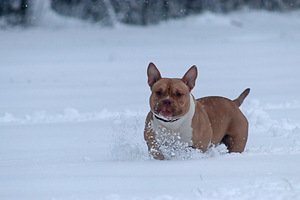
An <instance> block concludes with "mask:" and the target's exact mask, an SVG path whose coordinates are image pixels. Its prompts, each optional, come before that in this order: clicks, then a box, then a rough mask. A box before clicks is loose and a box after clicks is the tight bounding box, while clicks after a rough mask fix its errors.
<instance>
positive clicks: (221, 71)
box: [0, 12, 300, 200]
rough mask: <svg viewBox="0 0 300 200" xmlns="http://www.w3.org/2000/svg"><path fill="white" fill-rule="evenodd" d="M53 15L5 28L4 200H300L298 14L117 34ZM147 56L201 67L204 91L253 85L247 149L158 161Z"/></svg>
mask: <svg viewBox="0 0 300 200" xmlns="http://www.w3.org/2000/svg"><path fill="white" fill-rule="evenodd" d="M52 14H53V13H52ZM52 14H51V15H49V16H50V17H49V16H46V15H44V16H43V17H44V20H43V24H40V27H37V28H35V29H30V30H4V31H3V30H2V31H0V41H1V43H0V47H1V48H0V52H1V59H0V74H1V76H0V89H1V91H2V93H0V99H1V104H0V198H1V199H39V200H40V199H55V200H56V199H64V200H66V199H89V200H91V199H103V200H123V199H124V200H128V199H132V200H133V199H134V200H139V199H141V200H148V199H155V200H177V199H187V200H189V199H224V200H225V199H241V200H245V199H258V200H260V199H261V200H265V199H272V200H273V199H275V200H277V199H278V200H283V199H287V200H289V199H293V200H294V199H295V200H297V199H300V176H299V175H300V119H299V111H300V102H299V99H300V96H299V93H298V92H297V87H298V85H299V84H300V79H299V74H300V71H299V69H300V68H299V67H298V65H299V63H300V60H299V56H298V54H299V53H298V52H299V51H300V49H299V46H300V45H299V44H300V37H299V36H300V33H299V32H300V20H299V19H300V18H299V12H292V13H283V14H276V13H267V12H239V13H233V14H230V15H226V16H219V15H215V14H211V13H205V14H203V15H200V16H194V17H190V18H187V19H184V20H178V21H171V22H166V23H162V24H160V25H157V26H152V27H124V26H120V25H117V27H115V28H114V29H102V28H99V27H96V28H95V27H91V26H89V25H82V24H81V23H77V24H76V22H74V21H69V20H68V19H63V20H61V19H59V18H57V16H54V17H53V15H52ZM51 16H52V17H51ZM47 17H48V18H47ZM47 20H50V21H49V23H46V22H47ZM50 22H51V23H50ZM74 23H75V25H76V26H75V25H74ZM78 27H79V28H78ZM150 61H153V62H154V63H156V65H157V66H158V68H159V69H160V70H161V72H162V74H163V76H168V77H180V76H182V75H183V74H184V72H185V71H186V70H188V68H189V67H190V66H192V65H193V64H196V65H197V66H198V70H199V77H198V80H197V85H196V88H195V89H194V90H193V94H194V95H195V96H196V97H201V96H207V95H220V96H225V97H228V98H231V99H233V98H236V97H237V96H238V95H239V94H240V93H241V92H242V91H243V90H244V89H245V88H247V87H250V88H251V93H250V95H249V96H248V97H247V99H246V100H245V102H244V104H243V105H242V107H241V109H242V111H243V113H244V114H245V115H246V117H247V118H248V120H249V124H250V127H249V140H248V143H247V146H246V150H245V152H244V153H242V154H226V149H225V147H224V146H222V145H221V146H217V147H214V148H211V149H209V150H208V151H207V152H205V153H200V152H198V151H196V150H191V151H183V152H176V154H175V156H173V157H172V160H167V161H156V160H152V159H150V158H149V156H148V153H147V147H146V145H145V142H144V140H143V128H144V120H145V117H146V114H147V112H148V109H149V105H148V97H149V88H148V86H147V81H146V67H147V65H148V63H149V62H150Z"/></svg>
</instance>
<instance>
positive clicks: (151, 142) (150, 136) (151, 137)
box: [144, 123, 165, 160]
mask: <svg viewBox="0 0 300 200" xmlns="http://www.w3.org/2000/svg"><path fill="white" fill-rule="evenodd" d="M144 138H145V140H146V142H147V146H148V151H149V154H150V155H151V156H152V157H153V158H154V159H157V160H164V159H165V157H164V155H163V154H162V152H161V151H160V149H159V144H158V142H157V140H156V138H155V133H154V131H153V130H152V128H151V127H150V126H149V124H147V123H146V126H145V130H144Z"/></svg>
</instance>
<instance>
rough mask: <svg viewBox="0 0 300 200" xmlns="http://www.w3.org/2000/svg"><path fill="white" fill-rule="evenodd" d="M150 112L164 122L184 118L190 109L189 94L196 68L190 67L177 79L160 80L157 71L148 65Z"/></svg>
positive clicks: (192, 86) (194, 79)
mask: <svg viewBox="0 0 300 200" xmlns="http://www.w3.org/2000/svg"><path fill="white" fill-rule="evenodd" d="M147 75H148V84H149V86H150V88H151V91H152V94H151V96H150V107H151V111H152V112H153V113H154V114H155V115H156V116H158V117H160V118H162V119H164V120H168V121H169V120H175V119H179V118H180V117H182V116H184V115H185V114H186V113H187V112H188V111H189V108H190V98H191V95H190V92H191V90H192V89H193V88H194V86H195V82H196V78H197V67H196V66H192V67H191V68H190V69H189V70H188V71H187V72H186V73H185V75H184V76H183V78H182V79H179V78H162V77H161V75H160V72H159V70H158V69H157V68H156V66H155V65H154V64H153V63H150V64H149V66H148V70H147Z"/></svg>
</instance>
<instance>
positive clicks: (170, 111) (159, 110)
mask: <svg viewBox="0 0 300 200" xmlns="http://www.w3.org/2000/svg"><path fill="white" fill-rule="evenodd" d="M153 113H154V114H155V115H156V116H157V117H159V118H162V119H164V120H167V121H169V120H174V119H178V118H180V117H179V116H180V114H181V112H180V111H178V110H176V109H175V108H174V107H172V106H158V107H156V108H154V112H153Z"/></svg>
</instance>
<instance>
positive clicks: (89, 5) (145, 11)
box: [0, 0, 300, 25]
mask: <svg viewBox="0 0 300 200" xmlns="http://www.w3.org/2000/svg"><path fill="white" fill-rule="evenodd" d="M39 1H50V9H52V10H53V11H54V12H56V13H57V14H59V15H62V16H69V17H75V18H79V19H82V20H88V21H90V22H93V23H102V24H104V25H111V24H113V23H115V22H120V23H125V24H134V25H148V24H155V23H158V22H160V21H162V20H167V19H170V18H180V17H184V16H187V15H191V14H197V13H201V12H203V11H212V12H218V13H227V12H231V11H235V10H239V9H241V8H244V7H248V8H250V9H264V10H269V11H289V10H293V9H299V8H300V0H0V21H1V20H2V21H5V22H6V24H10V25H26V24H27V25H28V24H30V19H32V18H34V17H35V16H34V13H35V11H34V9H33V8H36V7H35V6H34V5H35V4H37V2H39Z"/></svg>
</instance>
